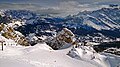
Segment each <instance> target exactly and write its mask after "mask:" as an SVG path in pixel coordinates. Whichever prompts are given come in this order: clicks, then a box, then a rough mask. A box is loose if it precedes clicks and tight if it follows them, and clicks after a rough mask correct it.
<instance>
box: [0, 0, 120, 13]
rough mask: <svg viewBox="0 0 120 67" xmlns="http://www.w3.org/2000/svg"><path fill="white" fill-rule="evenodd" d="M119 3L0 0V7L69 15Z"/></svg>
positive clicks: (105, 0) (103, 0) (102, 0)
mask: <svg viewBox="0 0 120 67" xmlns="http://www.w3.org/2000/svg"><path fill="white" fill-rule="evenodd" d="M108 4H118V5H120V0H0V9H27V10H32V11H36V12H39V13H46V14H56V15H57V14H60V15H69V14H76V13H78V12H80V11H84V10H95V9H99V8H102V7H107V5H108Z"/></svg>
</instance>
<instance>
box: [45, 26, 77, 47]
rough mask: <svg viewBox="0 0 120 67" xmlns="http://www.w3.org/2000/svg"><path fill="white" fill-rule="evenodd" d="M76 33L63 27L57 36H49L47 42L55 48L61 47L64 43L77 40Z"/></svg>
mask: <svg viewBox="0 0 120 67" xmlns="http://www.w3.org/2000/svg"><path fill="white" fill-rule="evenodd" d="M74 39H75V35H74V34H73V33H72V32H71V31H70V30H69V29H67V28H63V30H62V31H60V32H58V34H57V36H56V37H53V38H48V39H47V40H46V41H47V42H46V43H47V44H48V45H49V46H51V47H52V48H53V49H60V48H61V47H63V46H64V45H67V44H71V45H73V44H74V42H75V40H74Z"/></svg>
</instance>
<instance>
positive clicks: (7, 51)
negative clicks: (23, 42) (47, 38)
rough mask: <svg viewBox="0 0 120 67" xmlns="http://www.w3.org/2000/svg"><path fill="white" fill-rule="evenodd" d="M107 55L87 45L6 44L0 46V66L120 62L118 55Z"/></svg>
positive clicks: (94, 66) (83, 66)
mask: <svg viewBox="0 0 120 67" xmlns="http://www.w3.org/2000/svg"><path fill="white" fill-rule="evenodd" d="M107 55H108V54H106V55H104V54H103V55H102V54H99V53H96V52H95V51H94V50H93V49H92V47H87V46H86V47H85V46H80V47H77V48H75V47H73V46H72V47H69V48H66V49H61V50H53V49H52V48H51V47H49V46H48V45H47V44H46V43H38V44H36V45H35V46H28V47H23V46H10V45H7V46H4V50H3V51H2V50H1V48H0V67H8V66H9V67H21V66H22V67H88V66H89V67H114V66H117V65H119V64H120V62H119V61H120V58H119V57H116V56H110V55H109V56H107ZM117 58H119V60H118V59H117ZM116 59H117V60H116ZM109 61H111V62H109ZM113 64H114V65H113Z"/></svg>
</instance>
